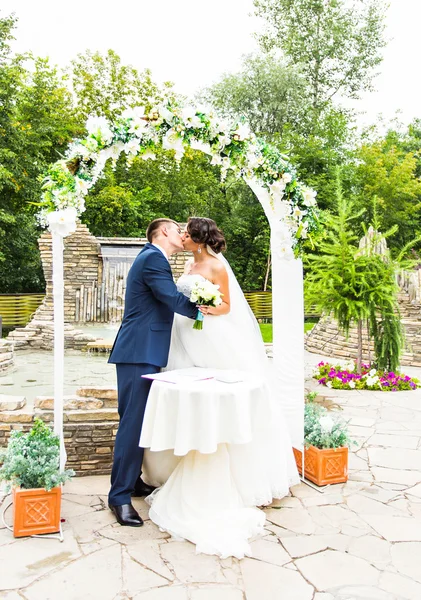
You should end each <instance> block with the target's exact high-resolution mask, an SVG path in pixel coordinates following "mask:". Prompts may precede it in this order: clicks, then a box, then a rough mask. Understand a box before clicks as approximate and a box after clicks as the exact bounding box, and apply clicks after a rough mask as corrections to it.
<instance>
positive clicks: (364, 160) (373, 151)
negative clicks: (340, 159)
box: [351, 133, 421, 248]
mask: <svg viewBox="0 0 421 600" xmlns="http://www.w3.org/2000/svg"><path fill="white" fill-rule="evenodd" d="M355 158H356V161H355V164H354V166H353V167H352V168H351V170H352V173H351V179H352V183H353V188H354V193H355V199H356V202H357V203H358V204H359V205H360V206H366V207H367V209H368V215H369V216H371V214H370V212H371V207H372V206H373V199H376V206H377V214H378V217H379V220H380V226H381V228H382V229H383V230H386V229H389V228H390V227H392V226H393V225H398V230H397V231H396V233H395V234H394V235H393V237H392V238H391V245H392V247H393V248H402V247H403V246H404V245H405V244H406V243H408V242H409V241H410V240H411V239H412V238H413V237H414V233H416V232H417V231H419V230H420V217H419V212H420V208H421V180H420V179H419V177H418V174H417V171H418V159H417V157H416V155H415V154H414V153H413V152H408V151H407V150H406V149H405V148H404V145H403V143H402V142H400V141H399V140H397V139H394V136H393V135H392V134H391V133H389V135H388V136H386V138H385V139H378V140H375V141H374V142H371V143H364V144H363V145H362V146H361V147H360V148H358V149H357V151H356V155H355Z"/></svg>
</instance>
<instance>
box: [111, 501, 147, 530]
mask: <svg viewBox="0 0 421 600" xmlns="http://www.w3.org/2000/svg"><path fill="white" fill-rule="evenodd" d="M108 506H109V508H110V510H111V511H112V512H113V513H114V514H115V516H116V519H117V521H118V522H119V523H120V525H126V526H128V527H140V526H141V525H143V521H142V518H141V517H140V515H139V513H138V512H137V510H135V509H134V508H133V506H132V505H131V504H121V505H120V506H113V505H112V504H109V505H108Z"/></svg>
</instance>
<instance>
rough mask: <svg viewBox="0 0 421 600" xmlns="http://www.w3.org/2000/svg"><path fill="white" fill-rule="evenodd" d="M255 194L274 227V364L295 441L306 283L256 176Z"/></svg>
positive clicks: (300, 416)
mask: <svg viewBox="0 0 421 600" xmlns="http://www.w3.org/2000/svg"><path fill="white" fill-rule="evenodd" d="M246 181H247V184H248V185H249V186H250V188H251V189H252V190H253V192H254V193H255V194H256V196H257V198H258V200H259V201H260V203H261V205H262V207H263V210H264V211H265V215H266V217H267V219H268V221H269V225H270V230H271V253H272V318H273V366H274V375H275V378H276V382H277V384H278V394H279V395H278V397H279V399H280V401H281V404H282V408H283V412H284V415H285V419H286V421H287V425H288V429H289V433H290V436H291V440H292V444H293V446H294V447H296V448H301V447H302V445H303V442H304V286H303V265H302V261H301V260H299V259H295V258H292V259H287V258H285V256H284V255H282V253H281V251H280V246H281V241H282V236H283V234H284V232H285V227H286V226H285V225H284V224H283V223H282V220H281V219H280V217H279V215H277V214H276V211H275V209H274V207H273V206H272V204H271V201H270V197H269V192H268V191H267V190H266V189H265V188H264V187H263V186H262V185H260V183H259V182H258V181H256V180H250V179H247V180H246Z"/></svg>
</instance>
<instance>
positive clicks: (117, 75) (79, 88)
mask: <svg viewBox="0 0 421 600" xmlns="http://www.w3.org/2000/svg"><path fill="white" fill-rule="evenodd" d="M69 74H70V82H71V86H72V89H73V92H74V95H75V98H76V104H77V109H78V113H79V114H80V116H81V117H82V118H83V120H84V121H86V119H87V118H88V117H89V116H90V115H98V116H103V115H105V116H106V117H107V118H108V119H111V120H112V119H114V118H115V117H116V116H117V115H120V114H121V113H122V112H123V110H124V109H125V108H128V107H133V106H145V105H147V106H150V105H151V103H155V102H158V101H159V99H160V98H161V97H162V92H161V90H160V89H159V88H158V86H157V85H156V84H155V83H154V82H153V81H152V76H151V72H150V71H149V70H148V69H146V70H145V71H143V72H142V73H139V72H138V71H137V70H136V69H135V68H134V67H132V66H130V65H124V64H122V63H121V59H120V57H119V56H118V54H116V52H114V51H113V50H108V52H107V53H106V54H105V55H103V54H101V53H100V52H91V51H90V50H87V51H86V52H85V53H84V54H78V56H77V58H75V59H74V60H73V61H72V63H71V68H70V69H69ZM164 88H165V89H166V90H167V91H168V90H170V88H171V84H170V83H165V84H164Z"/></svg>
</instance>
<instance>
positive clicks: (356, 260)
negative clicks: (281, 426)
mask: <svg viewBox="0 0 421 600" xmlns="http://www.w3.org/2000/svg"><path fill="white" fill-rule="evenodd" d="M336 201H337V214H331V215H329V216H328V217H327V229H326V237H325V240H324V241H322V242H320V244H319V248H318V251H319V253H318V254H309V255H308V256H307V257H306V266H307V267H308V273H307V276H306V280H305V297H306V301H307V302H308V303H309V304H310V305H314V306H316V307H317V308H318V309H319V310H320V311H321V312H323V313H325V314H326V315H332V316H333V317H334V318H335V319H336V321H337V323H338V326H339V328H340V329H341V330H342V331H343V332H344V334H345V335H348V332H349V329H350V327H351V325H357V326H358V361H357V367H358V372H359V373H361V360H362V325H363V323H364V322H368V323H369V330H370V332H371V334H372V335H373V336H374V343H375V351H376V361H377V366H378V368H389V369H390V370H392V371H393V370H396V369H397V367H398V366H399V358H400V352H401V349H402V345H403V333H402V327H401V323H400V319H399V307H398V301H397V293H398V288H397V284H396V280H395V268H396V264H394V263H393V261H391V260H389V259H388V258H387V257H385V256H382V255H380V254H377V253H375V252H372V251H369V252H362V251H361V250H359V248H358V246H357V244H356V241H357V239H358V236H357V235H356V234H355V230H356V228H357V227H356V226H357V224H358V223H359V221H360V219H361V217H362V215H363V212H364V209H362V210H356V209H355V206H354V204H353V203H352V202H347V201H346V200H345V198H344V197H343V195H342V191H341V186H340V182H339V180H338V184H337V193H336ZM392 233H393V231H390V232H387V234H386V235H387V236H389V235H391V234H392Z"/></svg>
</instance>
